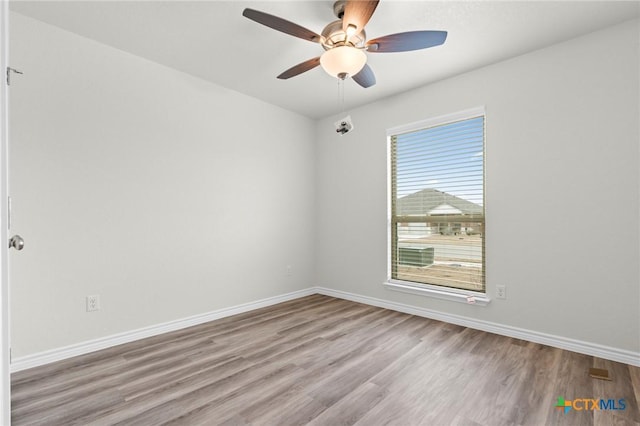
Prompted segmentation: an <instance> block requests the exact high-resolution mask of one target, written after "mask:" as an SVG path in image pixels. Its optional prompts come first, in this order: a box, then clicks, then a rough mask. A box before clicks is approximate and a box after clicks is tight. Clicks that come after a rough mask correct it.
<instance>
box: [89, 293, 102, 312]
mask: <svg viewBox="0 0 640 426" xmlns="http://www.w3.org/2000/svg"><path fill="white" fill-rule="evenodd" d="M99 310H100V295H98V294H94V295H92V296H87V312H93V311H99Z"/></svg>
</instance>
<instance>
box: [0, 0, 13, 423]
mask: <svg viewBox="0 0 640 426" xmlns="http://www.w3.org/2000/svg"><path fill="white" fill-rule="evenodd" d="M8 5H9V2H7V1H2V2H0V70H2V71H4V70H6V69H7V67H8V58H9V48H8V46H9V25H8V24H9V6H8ZM2 75H3V76H4V73H3V74H2ZM0 87H1V89H0V380H1V383H0V424H2V425H9V424H10V423H11V382H10V375H9V362H10V360H9V274H8V270H7V267H8V250H9V249H8V247H9V244H8V241H9V222H8V219H9V218H8V211H9V202H8V165H9V163H8V156H7V152H8V149H7V145H8V135H9V132H8V122H9V120H8V104H9V103H8V102H9V94H8V86H7V81H6V79H5V78H2V80H1V81H0Z"/></svg>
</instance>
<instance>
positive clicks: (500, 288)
mask: <svg viewBox="0 0 640 426" xmlns="http://www.w3.org/2000/svg"><path fill="white" fill-rule="evenodd" d="M496 298H498V299H506V298H507V286H505V285H497V286H496Z"/></svg>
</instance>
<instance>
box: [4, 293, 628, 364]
mask: <svg viewBox="0 0 640 426" xmlns="http://www.w3.org/2000/svg"><path fill="white" fill-rule="evenodd" d="M312 294H323V295H326V296H331V297H336V298H339V299H345V300H351V301H353V302H358V303H364V304H367V305H371V306H377V307H380V308H385V309H391V310H394V311H398V312H404V313H407V314H411V315H417V316H421V317H425V318H431V319H435V320H438V321H444V322H448V323H451V324H456V325H460V326H463V327H469V328H473V329H476V330H482V331H487V332H489V333H495V334H500V335H502V336H507V337H513V338H516V339H522V340H527V341H530V342H534V343H540V344H543V345H548V346H553V347H556V348H560V349H566V350H569V351H573V352H578V353H582V354H585V355H591V356H596V357H599V358H603V359H608V360H611V361H617V362H622V363H625V364H629V365H634V366H637V367H640V353H638V352H632V351H627V350H623V349H617V348H612V347H608V346H603V345H598V344H595V343H590V342H584V341H581V340H575V339H570V338H566V337H562V336H556V335H552V334H546V333H540V332H537V331H532V330H526V329H522V328H518V327H511V326H508V325H503V324H498V323H494V322H490V321H483V320H477V319H473V318H469V317H464V316H460V315H453V314H447V313H444V312H440V311H435V310H432V309H427V308H421V307H417V306H412V305H407V304H404V303H397V302H392V301H389V300H383V299H377V298H375V297H369V296H362V295H359V294H355V293H349V292H346V291H341V290H334V289H330V288H326V287H309V288H306V289H303V290H298V291H294V292H291V293H286V294H282V295H279V296H273V297H268V298H266V299H261V300H257V301H254V302H249V303H243V304H241V305H237V306H232V307H229V308H223V309H218V310H215V311H212V312H207V313H204V314H200V315H194V316H191V317H187V318H183V319H179V320H175V321H169V322H166V323H162V324H157V325H153V326H149V327H144V328H140V329H137V330H132V331H128V332H124V333H119V334H114V335H111V336H106V337H102V338H99V339H94V340H90V341H87V342H82V343H78V344H74V345H70V346H65V347H62V348H58V349H52V350H49V351H45V352H40V353H36V354H32V355H27V356H24V357H20V358H16V359H15V360H13V361H12V363H11V372H12V373H16V372H18V371H22V370H26V369H29V368H33V367H38V366H40V365H45V364H49V363H52V362H56V361H62V360H64V359H68V358H72V357H74V356H78V355H85V354H88V353H91V352H94V351H99V350H101V349H107V348H110V347H113V346H117V345H121V344H123V343H129V342H133V341H136V340H140V339H144V338H147V337H152V336H156V335H158V334H162V333H168V332H171V331H176V330H180V329H183V328H187V327H191V326H194V325H198V324H203V323H205V322H209V321H214V320H217V319H220V318H225V317H229V316H232V315H237V314H241V313H244V312H248V311H252V310H255V309H260V308H264V307H267V306H271V305H275V304H278V303H282V302H288V301H290V300H294V299H298V298H300V297H305V296H310V295H312Z"/></svg>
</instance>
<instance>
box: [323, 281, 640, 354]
mask: <svg viewBox="0 0 640 426" xmlns="http://www.w3.org/2000/svg"><path fill="white" fill-rule="evenodd" d="M315 290H316V292H318V293H320V294H324V295H326V296H332V297H337V298H339V299H346V300H351V301H353V302H359V303H364V304H367V305H372V306H377V307H380V308H386V309H391V310H394V311H399V312H404V313H407V314H411V315H417V316H421V317H425V318H431V319H435V320H438V321H444V322H448V323H451V324H456V325H461V326H464V327H469V328H473V329H476V330H481V331H487V332H489V333H495V334H500V335H502V336H507V337H513V338H516V339H522V340H527V341H530V342H534V343H540V344H543V345H547V346H553V347H555V348H560V349H566V350H569V351H572V352H578V353H581V354H585V355H591V356H596V357H599V358H604V359H608V360H611V361H617V362H622V363H625V364H629V365H635V366H636V367H640V352H632V351H627V350H624V349H618V348H613V347H609V346H604V345H599V344H596V343H590V342H585V341H581V340H575V339H570V338H567V337H562V336H556V335H552V334H546V333H540V332H537V331H533V330H527V329H522V328H518V327H511V326H508V325H503V324H498V323H494V322H490V321H483V320H477V319H473V318H469V317H464V316H460V315H453V314H447V313H444V312H440V311H435V310H432V309H426V308H420V307H417V306H412V305H406V304H403V303H397V302H392V301H389V300H383V299H377V298H374V297H369V296H362V295H359V294H354V293H349V292H346V291H341V290H333V289H330V288H326V287H316V288H315Z"/></svg>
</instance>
